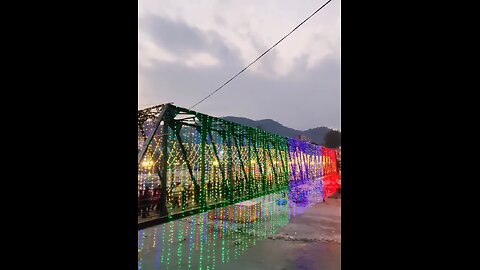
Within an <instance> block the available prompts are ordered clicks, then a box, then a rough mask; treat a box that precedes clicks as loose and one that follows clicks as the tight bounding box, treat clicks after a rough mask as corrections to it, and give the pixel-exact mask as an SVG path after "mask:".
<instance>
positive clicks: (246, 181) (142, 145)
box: [138, 104, 290, 223]
mask: <svg viewBox="0 0 480 270" xmlns="http://www.w3.org/2000/svg"><path fill="white" fill-rule="evenodd" d="M138 138H139V140H138V143H139V153H138V165H139V166H138V178H139V179H138V184H139V191H140V192H143V190H145V189H147V188H148V189H150V190H152V189H154V192H153V193H157V194H158V195H159V196H158V197H159V199H158V202H156V205H158V208H157V209H158V211H157V213H158V214H159V217H158V218H157V219H155V222H156V223H163V222H166V221H169V220H172V219H177V218H181V217H184V216H186V215H191V214H195V213H200V212H204V211H208V210H210V209H214V208H219V207H223V206H227V205H231V204H234V203H237V202H240V201H245V200H249V199H252V198H256V197H260V196H263V195H266V194H269V193H272V192H276V191H279V190H284V189H286V188H288V185H289V178H290V170H289V166H288V151H289V148H288V139H287V138H285V137H282V136H278V135H275V134H271V133H268V132H265V131H263V130H259V129H256V128H252V127H247V126H243V125H239V124H235V123H232V122H229V121H225V120H223V119H220V118H215V117H212V116H208V115H205V114H202V113H198V112H195V111H191V110H188V109H184V108H180V107H177V106H174V105H172V104H163V105H159V106H155V107H151V108H147V109H144V110H141V111H139V112H138ZM140 197H141V196H140ZM153 197H154V198H155V194H154V195H153ZM154 200H155V199H154ZM139 204H140V208H141V207H142V202H141V201H140V202H139ZM154 204H155V203H154Z"/></svg>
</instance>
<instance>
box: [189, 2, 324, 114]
mask: <svg viewBox="0 0 480 270" xmlns="http://www.w3.org/2000/svg"><path fill="white" fill-rule="evenodd" d="M330 2H332V0H328V1H327V2H326V3H325V4H323V5H322V6H321V7H319V8H318V9H317V10H315V12H313V13H312V14H311V15H310V16H308V17H307V18H306V19H305V20H303V22H301V23H300V24H299V25H297V26H296V27H295V28H293V30H292V31H290V32H289V33H288V34H287V35H285V36H284V37H283V38H281V39H280V40H279V41H277V43H275V44H274V45H273V46H272V47H270V48H269V49H268V50H266V51H265V52H264V53H262V54H261V55H260V56H259V57H257V59H255V60H254V61H253V62H251V63H250V64H248V65H247V66H246V67H245V68H243V69H242V70H240V72H238V73H237V74H235V75H234V76H233V77H232V78H230V79H229V80H228V81H226V82H225V83H224V84H222V85H221V86H220V87H218V88H217V89H216V90H215V91H213V92H212V93H210V94H209V95H208V96H206V97H204V98H203V99H202V100H200V101H199V102H197V103H195V105H193V106H192V107H190V108H188V109H189V110H191V109H193V108H194V107H195V106H197V105H198V104H200V103H202V102H204V101H205V100H207V99H208V98H209V97H211V96H213V94H215V93H216V92H218V91H219V90H220V89H222V88H223V87H224V86H225V85H227V84H228V83H229V82H231V81H232V80H233V79H235V78H236V77H237V76H238V75H240V74H241V73H242V72H244V71H245V70H247V68H249V67H250V66H251V65H253V64H255V62H257V61H258V60H259V59H260V58H262V57H263V56H264V55H265V54H267V53H268V52H269V51H270V50H271V49H273V48H274V47H275V46H277V45H278V44H279V43H280V42H282V41H283V40H284V39H285V38H287V37H288V36H289V35H290V34H291V33H293V32H294V31H295V30H297V29H298V28H299V27H300V26H301V25H302V24H304V23H305V22H306V21H308V20H309V19H310V18H311V17H313V15H315V14H316V13H317V12H319V11H320V10H321V9H322V8H323V7H325V6H326V5H327V4H328V3H330Z"/></svg>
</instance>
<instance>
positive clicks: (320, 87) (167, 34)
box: [138, 0, 341, 130]
mask: <svg viewBox="0 0 480 270" xmlns="http://www.w3.org/2000/svg"><path fill="white" fill-rule="evenodd" d="M326 1H327V0H262V1H258V0H182V1H179V0H139V1H138V108H139V109H141V108H144V107H147V106H152V105H156V104H161V103H165V102H174V104H175V105H177V106H181V107H185V108H189V107H191V106H193V105H194V104H195V103H196V102H198V101H199V100H201V99H202V98H204V97H205V96H207V95H208V94H210V93H211V92H213V91H214V90H215V89H217V88H218V87H219V86H220V85H222V84H223V83H224V82H226V81H227V80H228V79H229V78H231V77H232V76H233V75H235V74H236V73H237V72H239V71H240V70H242V69H243V68H244V67H245V66H246V65H248V64H249V63H250V62H252V61H253V60H254V59H256V58H257V57H258V56H259V55H260V54H262V53H263V52H264V51H265V50H267V49H268V48H269V47H270V46H272V45H273V44H275V43H276V42H277V41H278V40H279V39H281V38H282V37H283V36H284V35H286V34H287V33H288V32H290V31H291V30H292V29H293V28H294V27H295V26H297V25H298V24H299V23H300V22H302V21H303V20H304V19H305V18H307V17H308V16H309V15H310V14H312V13H313V12H314V11H315V10H316V9H317V8H319V7H320V6H321V5H323V4H324V3H325V2H326ZM340 2H341V1H340V0H333V1H332V2H330V3H329V4H328V5H327V6H325V7H324V8H323V9H322V10H320V11H319V12H318V13H317V14H316V15H315V16H313V17H312V18H311V19H310V20H308V21H307V22H306V23H305V24H303V25H302V26H301V27H300V28H298V29H297V30H296V31H295V32H293V33H292V34H291V35H290V36H289V37H288V38H286V39H285V40H283V41H282V42H281V43H280V44H279V45H277V46H276V47H275V48H274V49H273V50H271V51H270V52H269V53H268V54H266V55H265V56H264V57H262V58H261V59H260V60H259V61H257V62H256V63H255V64H254V65H252V66H251V67H250V68H248V69H247V70H246V71H245V72H243V73H242V74H240V75H239V76H238V77H237V78H235V79H234V80H233V81H231V82H230V83H229V84H227V85H226V86H225V87H223V88H222V89H221V90H220V91H218V92H217V93H216V94H215V95H213V96H212V97H210V98H209V99H207V100H205V101H204V102H203V103H201V104H200V105H198V106H196V107H195V108H194V110H196V111H199V112H202V113H206V114H209V115H213V116H218V117H221V116H240V117H248V118H251V119H254V120H260V119H268V118H270V119H273V120H276V121H278V122H280V123H282V124H283V125H285V126H288V127H291V128H295V129H300V130H305V129H309V128H314V127H318V126H328V127H331V128H336V129H340V92H341V90H340V88H341V85H340V51H341V50H340V47H341V46H340V45H341V43H340Z"/></svg>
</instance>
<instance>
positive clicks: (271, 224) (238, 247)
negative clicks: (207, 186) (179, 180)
mask: <svg viewBox="0 0 480 270" xmlns="http://www.w3.org/2000/svg"><path fill="white" fill-rule="evenodd" d="M317 189H318V188H316V187H312V191H310V192H309V193H308V194H307V195H308V196H313V197H315V196H317V197H319V196H320V195H318V194H315V190H317ZM317 193H318V192H317ZM316 200H317V199H314V198H313V199H310V198H309V201H310V202H311V203H313V202H315V201H316ZM249 206H250V208H249ZM305 207H308V205H307V206H297V205H296V204H295V203H293V202H292V200H291V193H290V192H289V191H288V190H284V191H281V192H278V193H274V194H269V195H266V196H264V197H260V198H256V199H252V200H250V201H248V202H243V203H242V204H236V206H227V207H224V208H219V209H214V210H212V211H210V212H206V213H202V214H198V215H195V216H190V217H186V218H183V219H179V220H175V221H172V222H169V223H166V224H162V225H159V226H155V227H150V228H147V229H144V230H141V231H139V234H138V236H139V248H140V246H141V247H142V248H141V249H142V250H143V251H142V252H141V253H140V255H139V257H140V259H139V261H138V264H139V269H141V268H142V269H199V268H200V267H201V269H212V270H213V269H215V268H218V265H219V264H225V263H228V262H230V261H231V260H233V259H237V258H239V257H241V256H242V255H243V254H245V252H246V251H247V250H248V249H249V248H250V247H252V246H255V245H256V244H257V243H258V241H259V240H262V239H266V238H268V237H269V236H270V235H272V234H275V233H277V232H278V230H279V229H280V228H281V227H283V226H285V225H287V224H288V222H289V218H290V216H291V215H292V214H296V213H295V211H297V214H298V210H299V209H304V208H305ZM229 208H230V209H232V210H231V211H230V212H229V211H228V209H229ZM229 213H230V214H233V215H232V216H229ZM250 220H255V221H253V222H249V221H250ZM144 235H149V236H148V237H146V238H144V237H143V236H144ZM152 236H153V237H152ZM147 250H150V251H151V252H147Z"/></svg>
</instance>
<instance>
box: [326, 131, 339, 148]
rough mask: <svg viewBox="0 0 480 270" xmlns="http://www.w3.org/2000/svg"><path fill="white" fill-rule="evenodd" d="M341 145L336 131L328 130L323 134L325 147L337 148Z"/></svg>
mask: <svg viewBox="0 0 480 270" xmlns="http://www.w3.org/2000/svg"><path fill="white" fill-rule="evenodd" d="M340 145H342V144H341V133H340V131H338V130H333V129H332V130H330V131H329V132H328V133H327V134H325V147H328V148H338V147H339V146H340Z"/></svg>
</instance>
